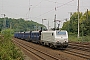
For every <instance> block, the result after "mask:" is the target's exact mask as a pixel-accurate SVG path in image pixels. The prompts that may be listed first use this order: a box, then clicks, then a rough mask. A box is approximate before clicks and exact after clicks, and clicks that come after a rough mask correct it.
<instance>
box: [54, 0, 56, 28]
mask: <svg viewBox="0 0 90 60" xmlns="http://www.w3.org/2000/svg"><path fill="white" fill-rule="evenodd" d="M55 4H56V2H55ZM54 29H56V6H55V18H54Z"/></svg>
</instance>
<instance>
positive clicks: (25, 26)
mask: <svg viewBox="0 0 90 60" xmlns="http://www.w3.org/2000/svg"><path fill="white" fill-rule="evenodd" d="M5 19H6V28H11V29H13V30H14V31H30V30H36V28H38V30H40V27H43V28H44V27H45V26H44V25H42V24H39V23H37V22H34V21H32V20H31V21H25V20H24V19H22V18H20V19H12V18H5ZM3 22H4V18H0V29H1V30H3V29H4V27H3ZM45 28H46V27H45Z"/></svg>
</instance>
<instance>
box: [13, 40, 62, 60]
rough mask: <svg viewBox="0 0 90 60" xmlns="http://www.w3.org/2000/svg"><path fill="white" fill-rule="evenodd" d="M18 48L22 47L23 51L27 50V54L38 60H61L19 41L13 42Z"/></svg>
mask: <svg viewBox="0 0 90 60" xmlns="http://www.w3.org/2000/svg"><path fill="white" fill-rule="evenodd" d="M13 41H14V42H15V43H16V44H17V45H18V46H20V47H22V48H23V49H24V50H27V51H28V52H29V53H33V54H34V55H36V56H38V59H39V60H61V59H59V58H56V57H54V56H52V55H50V54H48V53H45V52H42V51H40V50H38V49H35V48H34V47H31V46H28V45H26V44H24V43H21V42H19V41H15V40H13Z"/></svg>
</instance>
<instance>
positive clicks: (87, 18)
mask: <svg viewBox="0 0 90 60" xmlns="http://www.w3.org/2000/svg"><path fill="white" fill-rule="evenodd" d="M87 21H88V9H87Z"/></svg>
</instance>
